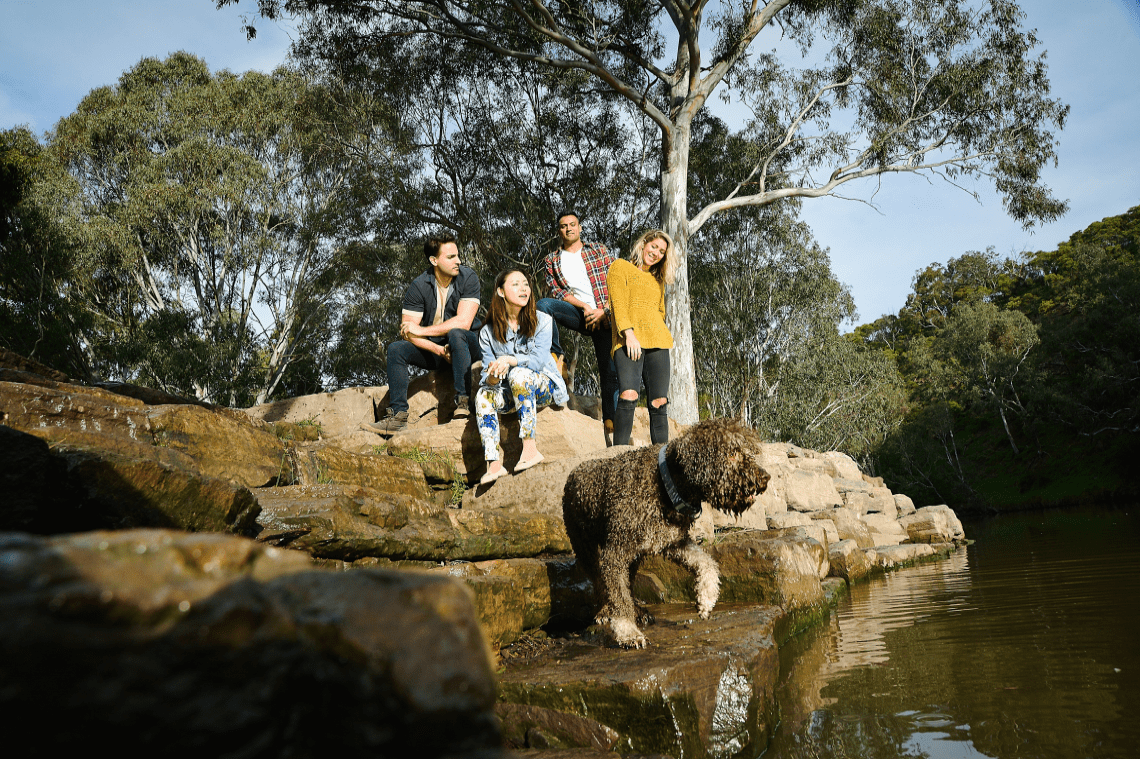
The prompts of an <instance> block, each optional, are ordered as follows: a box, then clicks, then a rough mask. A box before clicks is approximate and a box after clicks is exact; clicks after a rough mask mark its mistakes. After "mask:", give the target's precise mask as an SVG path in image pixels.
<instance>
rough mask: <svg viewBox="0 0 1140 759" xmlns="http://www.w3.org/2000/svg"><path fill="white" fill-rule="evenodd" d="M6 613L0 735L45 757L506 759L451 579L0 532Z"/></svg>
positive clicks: (468, 621)
mask: <svg viewBox="0 0 1140 759" xmlns="http://www.w3.org/2000/svg"><path fill="white" fill-rule="evenodd" d="M0 614H3V618H4V619H6V620H9V622H8V623H7V624H4V625H0V650H3V651H4V657H3V662H2V663H0V707H2V708H3V709H4V714H5V716H6V723H7V725H8V738H9V740H10V741H11V742H12V743H13V745H24V746H35V747H36V751H37V752H38V753H44V754H53V755H54V754H64V753H71V752H82V751H85V750H88V749H89V747H90V746H92V745H106V746H111V745H115V746H119V747H121V748H122V749H123V750H125V751H126V752H127V753H130V754H134V753H143V752H146V753H170V752H174V753H176V754H179V755H182V754H185V755H201V756H292V757H310V756H312V757H315V756H324V755H328V754H334V755H347V756H363V755H374V756H417V757H444V756H447V757H472V759H474V757H475V756H476V755H478V756H480V757H494V756H498V755H499V754H498V749H497V747H498V745H499V744H500V739H499V736H498V732H497V729H496V726H495V721H494V717H493V714H492V711H491V708H492V705H493V702H494V697H495V685H494V680H493V676H492V672H491V666H490V660H489V656H488V650H487V647H486V645H485V643H484V641H483V637H482V635H481V633H480V631H479V627H478V623H477V622H476V620H475V615H474V609H473V606H472V603H471V596H470V593H469V592H468V591H467V590H466V589H465V588H464V587H463V586H462V585H461V584H459V583H456V582H454V581H451V580H449V579H447V578H443V577H432V576H429V575H426V574H418V573H409V572H382V571H378V570H366V571H359V572H351V573H347V574H346V573H332V572H320V571H312V569H311V566H310V561H309V560H308V558H307V557H306V556H304V554H301V553H298V552H295V551H280V550H277V549H273V548H268V547H265V546H262V545H259V544H257V543H254V542H252V541H248V540H243V539H240V538H235V537H225V536H219V535H188V534H185V533H175V532H167V531H154V530H150V531H126V532H113V533H112V532H95V533H87V534H84V535H78V536H65V537H58V538H50V539H45V538H33V537H31V536H27V535H19V534H8V535H5V536H3V537H0Z"/></svg>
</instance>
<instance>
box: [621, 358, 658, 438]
mask: <svg viewBox="0 0 1140 759" xmlns="http://www.w3.org/2000/svg"><path fill="white" fill-rule="evenodd" d="M614 363H615V364H616V365H617V373H618V389H619V390H620V393H624V392H625V391H626V390H634V391H638V390H640V389H641V382H642V380H645V398H646V401H647V403H646V405H647V406H648V407H649V438H650V440H652V441H653V442H654V443H666V442H668V441H669V408H668V406H669V402H668V400H666V402H665V403H662V404H661V407H660V408H655V407H654V406H653V401H654V400H656V399H657V398H666V399H667V398H668V397H669V349H668V348H644V349H642V351H641V358H639V359H638V360H637V361H634V360H633V359H631V358H630V357H629V355H628V354H627V353H626V352H625V348H618V349H617V350H616V351H614ZM620 393H619V394H618V401H617V410H616V411H615V413H614V445H629V438H630V435H631V434H633V412H634V409H636V408H637V401H635V400H634V401H631V400H627V399H625V398H622V397H621V394H620Z"/></svg>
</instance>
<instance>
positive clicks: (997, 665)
mask: <svg viewBox="0 0 1140 759" xmlns="http://www.w3.org/2000/svg"><path fill="white" fill-rule="evenodd" d="M965 526H966V534H967V536H968V537H971V538H973V539H975V540H976V541H977V542H976V543H975V544H974V545H972V546H970V547H969V548H968V549H967V550H965V551H962V552H959V553H958V554H957V555H956V556H954V557H953V558H951V559H950V560H948V561H944V562H937V563H933V564H927V565H924V566H921V567H918V568H912V569H907V570H903V571H901V572H897V573H895V574H892V575H889V576H887V577H885V578H883V579H881V580H877V581H874V582H871V583H865V584H863V585H860V586H856V588H855V589H854V591H853V592H852V594H851V597H850V598H848V599H845V600H844V601H843V602H842V603H841V604H840V606H839V608H838V609H837V611H836V613H834V614H832V617H831V620H830V622H829V623H828V624H826V625H821V626H820V627H817V628H816V629H815V630H813V631H811V632H809V633H808V634H805V635H803V636H801V637H800V638H797V639H796V640H794V641H791V642H789V644H788V645H786V646H785V647H784V650H783V651H782V671H783V672H784V673H785V674H784V676H783V681H782V683H781V693H780V703H781V707H782V715H783V718H782V722H781V725H780V728H779V730H778V731H777V735H776V737H775V739H774V740H773V742H772V745H771V746H770V748H769V750H768V751H767V753H766V754H765V755H764V757H765V759H793V758H796V759H799V758H801V757H828V758H829V759H832V758H836V757H866V758H867V759H887V758H889V757H904V756H905V757H929V758H930V759H959V758H960V757H971V758H974V757H993V758H994V759H1011V758H1012V757H1017V758H1018V759H1035V758H1036V757H1064V759H1081V758H1082V757H1140V630H1138V629H1137V628H1138V623H1140V613H1138V612H1137V604H1140V598H1138V597H1137V592H1136V590H1137V588H1136V587H1134V586H1133V580H1135V578H1136V572H1137V568H1138V565H1140V509H1135V508H1133V509H1128V510H1123V511H1103V512H1099V511H1082V512H1072V511H1070V512H1047V513H1033V514H1025V515H1014V516H1005V517H997V518H993V519H990V520H986V521H983V522H974V523H967V524H966V525H965Z"/></svg>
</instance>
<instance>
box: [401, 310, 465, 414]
mask: <svg viewBox="0 0 1140 759" xmlns="http://www.w3.org/2000/svg"><path fill="white" fill-rule="evenodd" d="M471 326H472V327H475V329H453V330H451V331H450V332H448V333H447V345H448V347H449V348H450V349H451V363H450V364H448V363H447V361H445V360H444V359H443V358H442V357H441V356H437V355H435V354H434V353H431V352H429V351H426V350H422V349H420V348H417V347H416V346H414V345H412V344H411V343H410V342H408V341H407V340H397V341H395V342H394V343H390V344H389V345H388V398H389V403H388V405H389V407H390V408H391V409H392V411H394V412H395V413H397V414H398V413H400V412H401V411H407V410H408V364H411V365H412V366H418V367H419V368H421V369H427V370H429V371H432V370H436V369H444V368H446V367H448V366H450V367H451V373H452V377H453V379H454V380H455V394H456V395H471V375H470V369H471V362H472V361H473V360H479V361H481V360H482V359H483V353H482V350H481V349H480V348H479V332H478V326H479V325H478V322H476V323H475V324H472V325H471Z"/></svg>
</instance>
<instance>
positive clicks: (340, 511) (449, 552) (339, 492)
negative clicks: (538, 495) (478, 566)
mask: <svg viewBox="0 0 1140 759" xmlns="http://www.w3.org/2000/svg"><path fill="white" fill-rule="evenodd" d="M409 464H410V462H409ZM257 498H258V503H259V504H260V507H261V511H260V514H259V516H258V523H259V524H260V525H261V526H262V528H263V531H262V533H261V534H260V535H258V539H259V540H263V541H265V542H267V543H270V544H271V545H276V546H282V547H284V546H288V547H290V548H297V549H300V550H303V551H307V552H309V553H310V554H312V555H313V556H316V557H319V558H325V559H341V560H344V561H354V560H357V559H361V558H364V557H376V558H389V559H419V560H427V561H444V560H452V559H469V560H479V559H490V558H504V557H525V556H537V555H539V554H542V553H565V552H567V551H569V550H570V540H569V538H568V537H567V536H566V528H565V526H564V525H563V524H562V520H561V518H559V517H555V516H552V515H548V514H518V513H504V512H501V511H485V510H479V509H448V508H446V507H444V506H440V505H438V504H435V503H432V502H430V501H426V500H423V499H419V498H414V497H412V496H408V495H404V494H400V493H384V492H381V491H379V490H373V489H372V488H366V487H356V486H351V485H291V486H287V487H277V488H262V489H260V490H258V492H257Z"/></svg>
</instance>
